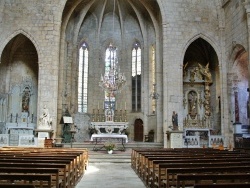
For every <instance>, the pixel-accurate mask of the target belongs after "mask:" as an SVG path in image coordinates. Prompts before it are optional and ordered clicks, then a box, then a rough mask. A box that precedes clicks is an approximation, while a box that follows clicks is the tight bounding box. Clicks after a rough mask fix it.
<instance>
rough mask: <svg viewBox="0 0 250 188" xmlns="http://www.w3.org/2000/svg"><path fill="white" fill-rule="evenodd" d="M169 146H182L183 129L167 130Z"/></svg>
mask: <svg viewBox="0 0 250 188" xmlns="http://www.w3.org/2000/svg"><path fill="white" fill-rule="evenodd" d="M166 134H167V138H168V142H169V146H170V148H182V139H183V138H182V137H183V131H167V132H166Z"/></svg>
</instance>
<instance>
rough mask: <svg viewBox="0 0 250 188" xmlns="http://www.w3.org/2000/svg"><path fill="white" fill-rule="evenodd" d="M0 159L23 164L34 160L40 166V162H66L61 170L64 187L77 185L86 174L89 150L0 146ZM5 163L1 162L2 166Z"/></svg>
mask: <svg viewBox="0 0 250 188" xmlns="http://www.w3.org/2000/svg"><path fill="white" fill-rule="evenodd" d="M4 160H5V161H4ZM17 160H19V161H17ZM63 160H64V161H63ZM66 160H68V161H66ZM0 161H2V162H3V163H4V162H7V161H9V162H11V163H16V162H19V163H23V164H25V163H27V162H30V161H32V163H36V164H38V165H39V166H41V165H42V164H40V163H43V164H46V163H49V165H51V163H53V165H54V163H55V164H58V165H60V164H61V163H63V164H66V168H63V170H62V169H61V172H63V179H64V181H63V187H67V186H75V185H76V183H77V181H78V180H79V179H80V177H81V176H82V175H83V174H84V172H85V170H86V169H87V166H88V150H87V149H78V148H55V149H54V148H36V147H35V148H21V147H5V148H0ZM20 161H21V162H20ZM7 163H8V162H7ZM3 165H4V164H0V166H3ZM19 165H20V164H19ZM46 165H48V164H46ZM29 166H30V165H29ZM34 168H35V167H34ZM41 168H42V166H41ZM47 168H48V167H47Z"/></svg>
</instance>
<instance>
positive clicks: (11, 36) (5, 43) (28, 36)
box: [0, 29, 41, 64]
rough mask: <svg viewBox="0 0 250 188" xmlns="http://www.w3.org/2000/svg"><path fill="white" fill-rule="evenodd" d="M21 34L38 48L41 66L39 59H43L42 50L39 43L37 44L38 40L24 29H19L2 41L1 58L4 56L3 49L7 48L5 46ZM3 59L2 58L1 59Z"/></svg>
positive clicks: (0, 44)
mask: <svg viewBox="0 0 250 188" xmlns="http://www.w3.org/2000/svg"><path fill="white" fill-rule="evenodd" d="M19 34H23V35H24V36H26V37H27V38H28V39H29V40H30V41H31V42H32V43H33V45H34V46H35V48H36V51H37V55H38V64H39V59H40V57H41V50H40V48H39V45H38V43H37V42H36V40H35V39H34V37H33V36H32V35H31V34H29V33H27V32H26V31H24V30H23V29H19V30H17V31H15V32H13V33H12V34H10V35H9V36H8V37H5V40H4V41H2V42H1V43H0V57H1V56H2V53H3V49H4V48H5V46H6V45H7V44H8V43H9V42H10V40H11V39H13V38H14V37H16V36H17V35H19ZM0 59H1V58H0ZM0 63H1V62H0Z"/></svg>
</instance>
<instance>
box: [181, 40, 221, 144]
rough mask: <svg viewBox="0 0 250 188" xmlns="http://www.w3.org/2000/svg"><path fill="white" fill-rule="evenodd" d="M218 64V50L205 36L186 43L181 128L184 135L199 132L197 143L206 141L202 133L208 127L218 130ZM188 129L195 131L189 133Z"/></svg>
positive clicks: (219, 91) (206, 130)
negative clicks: (216, 50)
mask: <svg viewBox="0 0 250 188" xmlns="http://www.w3.org/2000/svg"><path fill="white" fill-rule="evenodd" d="M218 67H219V66H218V57H217V54H216V52H215V50H214V48H213V47H212V46H211V45H210V44H209V43H208V42H207V41H206V40H204V39H202V38H198V39H196V40H195V41H193V42H192V43H191V44H190V45H189V47H188V48H187V50H186V53H185V56H184V62H183V116H184V119H183V128H184V130H185V133H186V135H185V136H199V139H200V140H199V146H200V147H203V146H204V145H205V146H207V145H209V140H208V137H205V136H203V135H207V134H210V131H211V130H215V131H214V132H213V134H216V135H220V133H221V109H220V93H221V89H220V87H221V86H220V74H219V68H218ZM193 130H200V132H192V131H193ZM190 132H192V133H195V134H194V135H188V133H190ZM197 138H198V137H197ZM193 139H195V138H193Z"/></svg>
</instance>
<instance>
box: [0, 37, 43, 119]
mask: <svg viewBox="0 0 250 188" xmlns="http://www.w3.org/2000/svg"><path fill="white" fill-rule="evenodd" d="M38 69H39V68H38V53H37V50H36V47H35V46H34V44H33V42H32V41H31V40H30V39H29V38H27V37H26V36H25V35H23V34H18V35H16V36H15V37H13V38H12V39H11V40H10V41H9V42H8V43H7V44H6V46H5V47H4V49H3V52H2V54H1V64H0V80H1V83H0V95H2V96H5V97H6V100H7V101H8V102H7V103H6V106H5V107H6V108H5V109H4V111H5V116H6V117H5V119H6V122H5V123H11V122H12V121H14V118H15V119H17V121H19V119H20V117H21V114H22V113H23V112H25V113H27V114H28V116H29V123H31V121H32V123H35V122H36V109H37V93H38V92H37V91H38ZM20 121H21V120H20Z"/></svg>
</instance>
